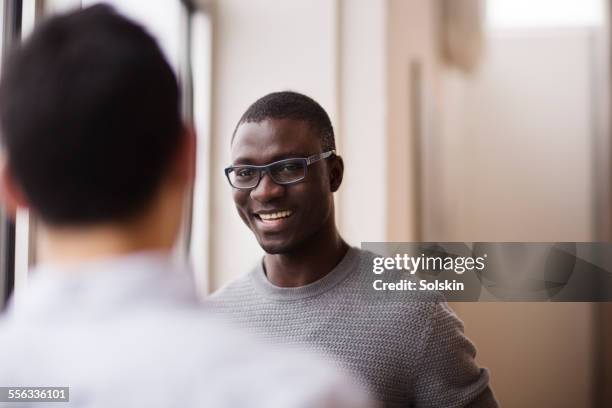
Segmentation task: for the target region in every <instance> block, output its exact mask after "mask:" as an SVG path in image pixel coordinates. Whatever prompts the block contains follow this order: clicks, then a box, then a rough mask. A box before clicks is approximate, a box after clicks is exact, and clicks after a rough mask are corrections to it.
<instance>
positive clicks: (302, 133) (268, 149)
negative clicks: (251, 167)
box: [231, 119, 320, 162]
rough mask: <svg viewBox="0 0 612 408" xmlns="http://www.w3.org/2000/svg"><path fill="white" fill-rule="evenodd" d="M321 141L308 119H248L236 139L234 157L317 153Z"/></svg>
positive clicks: (254, 158) (259, 158)
mask: <svg viewBox="0 0 612 408" xmlns="http://www.w3.org/2000/svg"><path fill="white" fill-rule="evenodd" d="M319 148H320V141H319V138H318V136H317V135H316V133H314V132H313V131H312V129H311V127H310V126H309V125H308V123H306V122H305V121H301V120H295V119H266V120H264V121H261V122H248V123H243V124H241V125H240V126H239V127H238V129H236V135H235V137H234V140H233V142H232V148H231V155H232V160H234V161H236V160H241V161H250V162H255V161H258V162H259V161H264V162H265V161H269V160H271V159H274V158H277V157H281V156H294V157H295V156H305V155H309V154H313V153H316V152H317V151H318V149H319Z"/></svg>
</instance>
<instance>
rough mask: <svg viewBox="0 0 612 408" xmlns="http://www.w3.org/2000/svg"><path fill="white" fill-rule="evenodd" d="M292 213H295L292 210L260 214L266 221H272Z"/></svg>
mask: <svg viewBox="0 0 612 408" xmlns="http://www.w3.org/2000/svg"><path fill="white" fill-rule="evenodd" d="M291 214H293V212H292V211H277V212H275V213H271V214H259V217H260V218H261V219H262V220H264V221H272V220H279V219H281V218H287V217H289V216H290V215H291Z"/></svg>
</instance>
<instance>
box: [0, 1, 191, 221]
mask: <svg viewBox="0 0 612 408" xmlns="http://www.w3.org/2000/svg"><path fill="white" fill-rule="evenodd" d="M0 130H1V132H2V141H3V144H4V147H5V149H6V151H7V154H8V163H9V168H10V170H11V172H12V174H13V177H14V178H15V180H16V181H17V182H18V184H19V185H20V187H21V188H22V189H23V192H24V194H25V196H26V198H27V199H28V201H29V204H30V206H31V207H32V208H33V209H34V210H35V211H36V212H37V213H38V215H39V216H40V217H41V219H42V220H43V221H44V222H47V223H49V224H55V225H81V224H92V223H101V222H109V221H111V222H112V221H120V220H125V219H129V218H131V217H133V216H135V215H136V214H138V212H139V211H142V210H144V209H146V207H147V206H148V205H150V201H151V200H152V199H153V197H154V194H155V193H156V192H157V191H158V189H159V186H160V184H161V181H162V178H163V177H164V174H165V172H166V170H167V168H168V166H169V164H170V162H171V158H172V156H173V155H174V154H176V151H177V149H178V146H179V145H180V141H181V137H182V136H183V132H182V120H181V113H180V95H179V89H178V84H177V80H176V77H175V75H174V73H173V71H172V68H171V67H170V66H169V64H168V62H167V61H166V59H165V58H164V56H163V54H162V52H161V50H160V48H159V46H158V45H157V43H156V41H155V40H154V39H153V37H151V35H149V34H148V33H147V32H146V31H145V29H144V28H143V27H141V26H140V25H138V24H136V23H134V22H132V21H130V20H128V19H126V18H125V17H122V16H120V15H119V14H118V13H116V12H115V11H114V10H113V9H112V8H111V7H109V6H104V5H97V6H93V7H90V8H87V9H83V10H79V11H74V12H71V13H68V14H65V15H60V16H57V17H53V18H51V19H49V20H47V21H45V22H43V23H42V24H41V25H40V26H39V27H38V28H37V29H36V30H35V31H34V33H33V34H32V36H31V37H30V38H29V39H28V40H27V41H26V42H25V43H24V44H23V45H22V46H20V47H18V48H17V49H16V50H14V51H13V54H12V55H11V56H10V57H9V60H8V62H7V64H6V65H5V67H4V70H3V76H2V79H1V80H0Z"/></svg>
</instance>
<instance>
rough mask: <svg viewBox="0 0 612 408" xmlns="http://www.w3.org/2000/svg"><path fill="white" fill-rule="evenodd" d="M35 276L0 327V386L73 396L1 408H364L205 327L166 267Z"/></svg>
mask: <svg viewBox="0 0 612 408" xmlns="http://www.w3.org/2000/svg"><path fill="white" fill-rule="evenodd" d="M32 275H33V276H32V278H31V280H30V283H29V286H28V288H27V292H26V293H25V294H24V297H20V298H19V299H21V300H20V301H19V302H18V303H15V304H13V305H11V307H10V309H9V311H8V312H7V313H6V314H5V315H3V316H2V318H0V386H15V387H16V386H20V387H25V386H29V387H32V386H46V387H49V386H55V387H70V394H69V395H70V402H69V403H68V404H62V403H59V404H58V403H47V404H43V403H29V404H30V405H28V404H23V405H20V404H17V403H2V402H0V406H1V407H5V406H6V407H22V406H32V407H43V406H49V407H55V408H59V407H100V408H108V407H147V408H151V407H181V408H187V407H214V408H217V407H221V408H223V407H239V408H243V407H265V408H271V407H279V408H280V407H283V408H285V407H346V408H349V407H350V408H353V407H365V406H368V405H367V403H366V402H365V401H364V399H363V395H362V394H360V393H358V392H356V391H355V389H354V388H353V387H352V385H351V384H350V383H349V382H347V381H346V380H345V379H344V377H343V376H341V375H340V374H338V372H337V371H335V370H334V369H331V368H330V366H328V365H326V364H324V363H322V362H321V361H319V360H318V359H316V358H312V356H310V355H303V354H300V353H298V352H297V351H295V350H293V349H291V350H289V349H284V348H281V347H274V346H271V345H267V344H263V343H260V342H259V341H257V340H255V339H254V338H253V337H251V336H250V335H248V334H245V333H243V332H242V331H235V330H234V329H232V328H231V327H226V325H225V324H224V323H223V322H220V321H217V320H216V319H215V318H213V317H211V316H210V315H209V313H208V312H207V311H206V310H203V307H202V305H201V304H199V303H198V301H197V299H196V296H195V292H194V290H193V285H192V282H191V279H190V274H189V273H187V272H186V271H181V270H177V269H176V268H175V267H173V266H172V263H171V261H170V260H169V258H168V257H166V256H164V255H161V254H156V253H139V254H134V255H130V256H125V257H121V258H115V259H107V260H103V261H97V262H88V263H81V264H78V265H72V266H59V265H46V266H42V267H39V268H37V269H36V270H34V271H33V273H32Z"/></svg>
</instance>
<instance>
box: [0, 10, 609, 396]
mask: <svg viewBox="0 0 612 408" xmlns="http://www.w3.org/2000/svg"><path fill="white" fill-rule="evenodd" d="M97 2H98V1H91V0H45V1H42V0H3V3H2V7H0V13H2V16H1V18H0V21H2V24H3V26H2V30H0V32H1V33H2V34H1V35H2V41H1V42H2V55H3V56H4V55H5V54H6V51H7V50H8V49H9V48H10V46H11V45H13V44H15V43H17V42H19V41H20V39H21V38H24V37H26V36H27V34H28V32H29V31H30V30H31V29H32V28H33V27H34V25H35V24H36V23H37V22H38V21H40V20H41V19H42V18H44V17H45V16H47V15H52V14H53V13H57V12H61V11H64V10H67V9H70V8H72V7H81V6H87V5H90V4H94V3H97ZM106 3H111V4H114V5H115V6H116V7H117V9H118V10H120V11H121V12H123V13H125V14H127V15H128V16H131V17H132V18H134V19H136V20H138V21H140V22H141V23H142V24H144V25H145V26H146V27H147V28H148V29H149V30H150V31H151V32H152V33H153V34H154V35H155V36H156V37H157V38H158V41H159V42H160V44H161V46H162V48H163V49H164V51H165V53H166V55H167V56H168V58H169V60H170V61H171V63H172V65H173V66H174V68H175V70H176V72H177V75H178V76H179V78H180V82H181V86H182V88H183V98H184V106H185V116H186V118H187V119H189V120H192V121H193V123H194V124H195V127H196V130H197V132H198V168H197V181H196V184H195V186H194V190H193V194H192V200H190V203H189V208H188V209H187V210H188V211H187V213H188V214H189V216H188V217H187V218H186V220H185V228H184V234H183V240H182V242H181V245H179V247H178V248H177V258H178V259H180V260H182V261H184V262H188V263H190V264H191V265H192V266H193V267H194V270H195V272H196V277H197V283H198V289H199V291H200V292H201V293H202V294H203V295H204V294H207V293H210V292H211V291H214V290H215V289H217V288H219V287H220V286H222V285H223V284H224V283H226V282H228V281H229V280H230V279H232V278H234V277H236V276H238V275H241V274H243V273H246V272H247V271H248V270H249V269H250V268H251V267H252V266H253V265H254V263H255V262H257V261H258V260H259V258H260V257H261V255H262V252H261V249H260V248H259V246H258V245H257V243H256V241H255V240H254V238H253V237H252V236H251V234H250V232H249V231H248V230H247V229H246V227H244V226H243V225H242V222H241V221H240V219H239V217H238V216H237V214H236V213H235V209H234V206H233V202H232V200H231V190H230V187H229V186H228V185H227V182H226V180H225V178H224V176H223V168H224V167H225V166H226V165H228V164H229V143H230V137H231V133H232V131H233V129H234V126H235V125H236V122H237V121H238V119H239V118H240V116H241V114H242V113H243V112H244V110H245V109H246V108H247V107H248V105H249V104H250V103H252V102H253V101H255V100H256V99H257V98H259V97H261V96H263V95H265V94H267V93H269V92H272V91H278V90H286V89H291V90H295V91H299V92H303V93H305V94H307V95H309V96H311V97H313V98H314V99H315V100H317V101H318V102H320V103H321V105H322V106H323V107H324V108H325V109H326V110H327V112H328V113H329V115H330V117H331V119H332V122H333V124H334V128H335V131H336V139H337V143H338V145H339V148H338V150H339V154H340V155H342V156H343V158H344V161H345V165H346V174H345V179H344V183H343V185H342V187H341V189H340V192H339V193H338V194H337V195H336V207H337V216H338V218H337V219H338V222H339V227H340V230H341V233H342V234H343V236H344V237H345V238H346V239H347V240H348V241H349V242H350V243H351V244H352V245H356V246H358V245H359V244H360V243H361V242H362V241H470V242H471V241H521V242H529V241H533V242H538V241H540V242H559V241H610V240H611V235H612V226H611V222H610V214H611V209H612V203H611V200H610V181H611V180H610V171H611V168H610V167H611V166H610V164H611V163H610V159H611V153H612V150H611V144H610V104H609V94H610V74H611V70H610V52H609V51H610V32H609V21H610V14H609V9H610V7H609V1H608V0H282V1H280V0H216V1H215V0H199V1H196V0H193V1H187V0H183V1H180V0H148V1H143V0H115V1H106ZM35 221H36V220H33V219H31V218H30V217H29V216H28V214H27V212H26V211H21V212H20V213H19V214H18V218H17V221H16V223H15V224H13V223H11V222H10V221H8V220H6V218H5V217H4V218H3V225H2V228H3V229H2V237H1V238H2V242H1V244H2V245H1V248H0V256H1V258H0V261H1V262H2V264H1V267H2V274H1V275H0V287H1V288H2V293H3V298H4V299H6V297H7V296H8V295H9V294H10V293H14V295H15V296H20V295H21V294H23V293H25V292H26V291H27V279H28V275H27V268H28V265H31V264H32V263H34V262H35V261H36V222H35ZM453 307H454V308H455V310H456V311H457V313H458V315H459V316H460V317H461V319H462V320H463V321H464V322H465V330H466V333H467V335H468V336H469V337H470V338H471V339H472V340H473V341H474V342H475V344H476V345H477V347H478V361H479V363H480V364H481V365H483V366H486V367H488V368H489V369H490V370H491V372H492V385H493V388H494V390H495V393H496V395H497V397H498V399H499V401H500V402H501V404H502V406H506V407H609V406H612V305H610V304H603V303H600V304H590V303H567V304H563V303H456V304H453Z"/></svg>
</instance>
